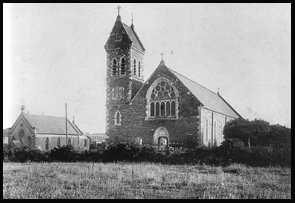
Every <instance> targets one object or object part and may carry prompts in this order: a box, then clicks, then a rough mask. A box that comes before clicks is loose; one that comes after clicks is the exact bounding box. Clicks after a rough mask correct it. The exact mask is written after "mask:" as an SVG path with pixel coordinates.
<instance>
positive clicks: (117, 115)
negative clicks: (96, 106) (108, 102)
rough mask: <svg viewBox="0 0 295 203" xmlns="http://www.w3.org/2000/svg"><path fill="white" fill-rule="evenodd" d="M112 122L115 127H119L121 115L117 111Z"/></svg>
mask: <svg viewBox="0 0 295 203" xmlns="http://www.w3.org/2000/svg"><path fill="white" fill-rule="evenodd" d="M114 121H115V125H116V126H120V125H121V113H120V112H119V111H117V112H116V113H115V119H114Z"/></svg>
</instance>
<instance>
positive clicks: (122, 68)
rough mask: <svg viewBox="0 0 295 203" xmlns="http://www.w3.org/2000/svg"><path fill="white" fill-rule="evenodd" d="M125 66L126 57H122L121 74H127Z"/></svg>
mask: <svg viewBox="0 0 295 203" xmlns="http://www.w3.org/2000/svg"><path fill="white" fill-rule="evenodd" d="M125 66H126V61H125V58H121V75H125V73H126V69H125Z"/></svg>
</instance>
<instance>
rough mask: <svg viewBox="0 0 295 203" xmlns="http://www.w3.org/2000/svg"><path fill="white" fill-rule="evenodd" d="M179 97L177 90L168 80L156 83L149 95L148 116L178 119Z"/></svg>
mask: <svg viewBox="0 0 295 203" xmlns="http://www.w3.org/2000/svg"><path fill="white" fill-rule="evenodd" d="M177 95H178V94H177V90H176V89H175V87H174V86H173V84H172V83H171V82H170V81H168V80H167V79H160V80H158V81H156V82H154V83H153V84H152V85H151V86H150V88H149V90H148V93H147V103H148V106H147V108H149V109H148V110H149V111H148V112H147V116H148V117H153V118H156V117H169V118H175V117H176V118H177V115H176V109H177V105H176V104H177V101H178V100H177Z"/></svg>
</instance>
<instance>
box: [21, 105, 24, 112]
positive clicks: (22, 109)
mask: <svg viewBox="0 0 295 203" xmlns="http://www.w3.org/2000/svg"><path fill="white" fill-rule="evenodd" d="M20 110H21V111H22V113H23V112H24V110H25V106H24V105H22V106H21V107H20Z"/></svg>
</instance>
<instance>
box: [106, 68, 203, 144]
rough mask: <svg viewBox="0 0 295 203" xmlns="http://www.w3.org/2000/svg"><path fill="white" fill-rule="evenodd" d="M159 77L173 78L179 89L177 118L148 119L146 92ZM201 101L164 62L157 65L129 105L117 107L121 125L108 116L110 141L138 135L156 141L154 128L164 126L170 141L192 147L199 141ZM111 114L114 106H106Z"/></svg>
mask: <svg viewBox="0 0 295 203" xmlns="http://www.w3.org/2000/svg"><path fill="white" fill-rule="evenodd" d="M159 77H165V78H167V79H168V80H170V81H172V82H173V83H174V85H175V87H176V88H177V90H178V91H179V99H178V118H177V119H175V118H164V119H147V118H146V106H147V100H146V93H147V90H148V88H149V86H150V85H151V84H152V83H153V82H154V81H155V80H156V79H157V78H159ZM199 106H200V103H199V102H198V101H197V100H196V99H195V97H194V96H193V95H192V93H191V92H190V91H189V90H188V89H187V88H186V87H185V86H184V85H183V84H182V83H181V82H180V81H179V80H178V79H177V78H176V77H175V76H174V75H173V74H172V73H171V72H170V71H168V69H167V68H166V67H165V66H162V67H160V68H158V69H157V70H156V71H155V72H154V74H153V75H152V76H151V77H150V78H149V80H148V81H147V82H146V83H145V84H144V85H143V87H142V88H141V90H140V92H138V94H137V95H136V97H135V98H134V99H133V100H132V101H131V103H130V105H128V106H120V107H118V108H117V109H116V110H119V111H120V112H121V115H122V117H121V126H114V125H113V124H114V123H113V120H114V119H109V121H110V122H109V125H110V127H109V137H110V142H123V141H128V142H135V140H136V138H138V137H141V138H142V143H143V144H150V145H155V143H154V142H153V135H154V132H155V130H156V129H157V128H159V127H165V128H166V129H167V131H168V133H169V142H170V143H178V144H180V145H183V146H184V147H195V146H198V145H200V144H201V142H200V132H199V128H200V127H199V126H200V125H199V119H200V117H199V109H198V107H199ZM109 110H110V112H109V113H110V115H114V114H115V109H109Z"/></svg>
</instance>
